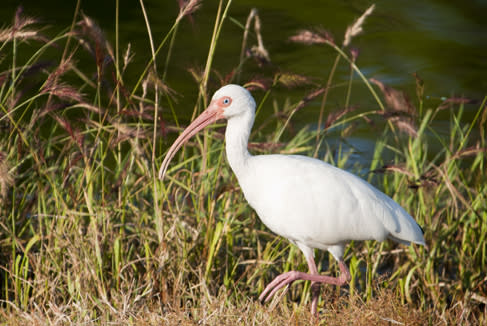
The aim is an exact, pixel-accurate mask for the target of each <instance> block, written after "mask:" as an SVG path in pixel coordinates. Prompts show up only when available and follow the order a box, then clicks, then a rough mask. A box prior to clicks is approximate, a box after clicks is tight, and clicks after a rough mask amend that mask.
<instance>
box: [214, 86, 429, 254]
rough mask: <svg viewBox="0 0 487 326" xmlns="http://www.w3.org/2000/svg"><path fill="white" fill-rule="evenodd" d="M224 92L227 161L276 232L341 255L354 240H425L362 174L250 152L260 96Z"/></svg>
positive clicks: (233, 90)
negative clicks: (226, 98)
mask: <svg viewBox="0 0 487 326" xmlns="http://www.w3.org/2000/svg"><path fill="white" fill-rule="evenodd" d="M222 96H230V97H232V98H233V99H234V102H232V105H231V107H230V108H231V109H232V110H231V112H232V114H231V116H230V117H227V119H228V125H227V131H226V135H225V139H226V151H227V158H228V161H229V163H230V165H231V167H232V169H233V171H234V172H235V174H236V176H237V178H238V181H239V184H240V186H241V188H242V191H243V193H244V195H245V198H246V199H247V201H248V202H249V204H250V206H252V207H253V208H254V209H255V211H256V212H257V214H258V215H259V217H260V218H261V220H262V222H263V223H264V224H265V225H266V226H267V227H269V229H271V230H272V231H273V232H275V233H277V234H279V235H281V236H283V237H285V238H288V239H290V240H292V241H293V242H295V243H299V244H300V248H302V247H303V246H307V247H310V248H318V249H323V250H326V249H329V248H330V247H333V249H332V250H330V251H331V252H332V253H333V254H334V256H335V258H337V259H340V258H341V257H340V256H341V255H340V252H342V253H343V248H340V247H343V246H344V244H346V243H347V242H349V241H351V240H372V239H374V240H378V241H383V240H385V239H387V238H390V239H393V240H395V241H399V242H403V243H410V242H414V243H418V244H424V239H423V234H422V231H421V229H420V227H419V226H418V224H417V223H416V222H415V221H414V219H413V218H412V217H411V216H410V215H409V214H408V213H407V212H406V211H405V210H404V209H403V208H402V207H401V206H399V205H398V204H397V203H396V202H395V201H393V200H392V199H391V198H390V197H388V196H387V195H385V194H384V193H382V192H380V191H379V190H377V189H376V188H374V187H373V186H372V185H370V184H369V183H367V182H366V181H364V180H363V179H361V178H359V177H357V176H355V175H353V174H351V173H349V172H347V171H344V170H341V169H339V168H336V167H334V166H332V165H330V164H327V163H325V162H323V161H320V160H317V159H313V158H309V157H305V156H299V155H258V156H251V155H250V154H249V153H248V150H247V142H248V135H249V133H250V129H251V127H252V124H253V121H254V114H255V113H254V111H255V102H254V100H253V98H252V96H251V95H250V93H249V92H248V91H247V90H245V89H244V88H242V87H240V86H237V85H227V86H225V87H223V88H221V89H220V90H219V91H217V92H216V93H215V95H214V97H213V99H214V100H215V99H218V98H220V97H222ZM337 256H338V257H337Z"/></svg>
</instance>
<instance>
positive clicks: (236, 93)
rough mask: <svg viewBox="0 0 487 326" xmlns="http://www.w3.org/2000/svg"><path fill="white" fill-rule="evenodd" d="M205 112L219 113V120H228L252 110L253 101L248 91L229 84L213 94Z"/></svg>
mask: <svg viewBox="0 0 487 326" xmlns="http://www.w3.org/2000/svg"><path fill="white" fill-rule="evenodd" d="M207 110H214V111H219V113H220V115H218V117H219V118H225V119H230V118H232V117H235V116H238V115H241V114H243V113H246V112H248V111H249V110H252V113H253V112H254V111H255V101H254V98H253V97H252V95H251V94H250V92H249V91H248V90H246V89H245V88H243V87H242V86H239V85H234V84H229V85H226V86H223V87H222V88H220V89H219V90H217V91H216V92H215V94H214V95H213V97H212V98H211V103H210V105H209V106H208V109H207Z"/></svg>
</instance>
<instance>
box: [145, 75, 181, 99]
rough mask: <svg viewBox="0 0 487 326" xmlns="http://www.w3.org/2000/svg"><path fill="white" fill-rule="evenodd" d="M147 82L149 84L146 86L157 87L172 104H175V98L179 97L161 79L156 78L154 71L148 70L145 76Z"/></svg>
mask: <svg viewBox="0 0 487 326" xmlns="http://www.w3.org/2000/svg"><path fill="white" fill-rule="evenodd" d="M147 81H148V82H149V83H148V84H147V86H149V85H157V86H158V87H159V90H160V91H162V93H163V94H164V95H167V96H169V97H170V98H171V99H172V100H173V101H174V102H176V103H177V97H178V96H179V97H180V96H181V95H180V94H178V93H177V92H176V91H175V90H174V89H172V88H171V87H169V86H168V85H167V83H165V82H163V81H162V79H160V78H159V77H158V76H157V73H156V72H154V70H152V69H151V70H150V72H149V74H148V76H147Z"/></svg>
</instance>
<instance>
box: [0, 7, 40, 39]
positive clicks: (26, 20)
mask: <svg viewBox="0 0 487 326" xmlns="http://www.w3.org/2000/svg"><path fill="white" fill-rule="evenodd" d="M37 23H39V20H37V19H36V18H33V17H29V16H25V15H23V8H22V6H19V7H18V8H17V10H16V12H15V16H14V21H13V25H12V26H11V27H6V28H2V29H0V42H10V41H12V40H13V39H20V40H23V41H28V40H38V41H43V42H48V39H47V37H45V36H43V35H42V34H40V33H39V31H40V30H38V29H31V28H27V27H29V26H31V25H34V24H37Z"/></svg>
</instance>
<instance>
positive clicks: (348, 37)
mask: <svg viewBox="0 0 487 326" xmlns="http://www.w3.org/2000/svg"><path fill="white" fill-rule="evenodd" d="M374 9H375V5H372V6H370V7H369V8H368V9H367V10H366V11H365V12H364V13H363V14H362V16H360V17H359V18H358V19H357V20H356V21H355V23H353V25H350V26H348V27H347V30H346V32H345V38H344V40H343V47H347V46H349V45H350V42H352V38H354V37H355V36H357V35H359V34H360V33H362V32H363V29H362V25H363V24H364V22H365V19H366V18H367V17H368V16H369V15H370V14H372V12H373V11H374Z"/></svg>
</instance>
